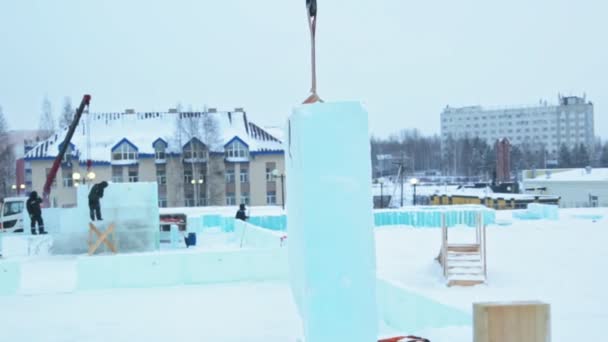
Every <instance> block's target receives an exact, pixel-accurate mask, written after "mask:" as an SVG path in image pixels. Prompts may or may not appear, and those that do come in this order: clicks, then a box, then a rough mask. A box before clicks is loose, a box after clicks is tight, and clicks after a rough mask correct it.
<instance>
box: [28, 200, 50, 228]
mask: <svg viewBox="0 0 608 342" xmlns="http://www.w3.org/2000/svg"><path fill="white" fill-rule="evenodd" d="M40 203H42V199H41V198H40V197H38V193H37V192H36V191H32V192H31V193H30V197H29V198H28V199H27V202H26V207H27V213H28V214H29V215H30V222H31V223H30V228H32V235H36V223H37V224H38V232H39V233H40V234H46V232H45V231H44V221H42V210H41V209H40Z"/></svg>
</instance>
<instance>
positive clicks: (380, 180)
mask: <svg viewBox="0 0 608 342" xmlns="http://www.w3.org/2000/svg"><path fill="white" fill-rule="evenodd" d="M378 183H380V208H381V209H382V208H384V178H380V179H378Z"/></svg>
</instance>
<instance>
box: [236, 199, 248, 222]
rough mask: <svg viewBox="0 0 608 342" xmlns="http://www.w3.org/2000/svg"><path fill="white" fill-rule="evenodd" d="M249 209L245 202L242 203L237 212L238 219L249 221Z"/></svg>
mask: <svg viewBox="0 0 608 342" xmlns="http://www.w3.org/2000/svg"><path fill="white" fill-rule="evenodd" d="M246 210H247V209H245V204H243V203H241V205H240V206H239V210H238V211H237V212H236V219H237V220H241V221H247V219H248V218H249V216H247V212H246Z"/></svg>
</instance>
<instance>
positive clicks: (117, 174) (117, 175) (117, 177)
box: [112, 165, 123, 183]
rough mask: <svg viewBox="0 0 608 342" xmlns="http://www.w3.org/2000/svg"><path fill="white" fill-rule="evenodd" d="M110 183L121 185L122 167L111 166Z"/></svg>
mask: <svg viewBox="0 0 608 342" xmlns="http://www.w3.org/2000/svg"><path fill="white" fill-rule="evenodd" d="M112 182H114V183H122V182H123V179H122V166H116V165H112Z"/></svg>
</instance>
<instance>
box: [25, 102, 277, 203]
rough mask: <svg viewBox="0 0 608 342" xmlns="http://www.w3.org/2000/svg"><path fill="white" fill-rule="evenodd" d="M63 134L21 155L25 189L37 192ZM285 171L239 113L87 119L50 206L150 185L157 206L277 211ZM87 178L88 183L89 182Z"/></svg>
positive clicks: (267, 137)
mask: <svg viewBox="0 0 608 342" xmlns="http://www.w3.org/2000/svg"><path fill="white" fill-rule="evenodd" d="M66 132H67V131H62V132H60V133H57V134H53V135H52V136H51V137H50V138H48V139H47V140H44V141H41V142H40V143H38V144H37V145H36V146H35V147H33V148H32V149H31V150H30V151H29V152H28V153H27V154H26V155H25V158H24V161H25V165H24V168H25V174H26V183H27V189H30V190H37V191H38V192H41V190H42V188H43V185H44V183H45V180H46V175H47V173H48V171H49V170H50V168H51V165H52V163H53V160H54V159H55V157H56V156H57V154H58V152H59V147H60V144H61V143H62V142H63V139H64V137H65V135H66ZM274 170H277V171H275V173H273V171H274ZM283 170H284V158H283V144H282V142H281V141H280V140H279V139H277V138H276V137H275V136H273V135H271V134H270V133H268V132H267V131H266V130H264V129H262V128H261V127H260V126H258V125H256V124H254V123H253V122H251V121H249V118H248V117H247V114H246V113H245V111H243V110H242V109H240V108H238V109H236V110H235V111H232V112H228V111H223V112H221V111H217V110H216V109H209V110H207V111H204V112H179V111H177V110H175V109H173V110H169V111H168V112H135V111H134V110H127V111H126V112H124V113H90V114H87V113H85V114H84V115H83V117H82V119H81V121H80V123H79V125H78V128H77V130H76V133H75V134H74V137H73V138H72V141H71V144H70V146H69V147H68V152H67V155H66V157H65V158H64V161H63V163H62V165H61V168H60V169H59V171H58V173H57V177H56V181H55V184H54V185H53V188H52V191H51V203H52V204H53V205H54V206H72V205H74V204H75V202H76V189H75V186H83V183H89V184H90V183H92V182H100V181H102V180H105V181H108V182H138V181H144V182H154V181H155V182H157V183H158V199H159V205H160V206H161V207H176V206H205V205H237V204H240V203H245V204H250V205H275V204H280V203H282V201H283V198H282V191H281V187H282V186H284V185H283V184H280V182H281V178H280V177H275V175H276V174H277V173H278V174H283V173H284V172H283ZM91 172H93V173H94V174H95V178H94V180H93V181H91V180H89V179H87V175H89V174H90V173H91ZM75 175H76V176H75Z"/></svg>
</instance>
